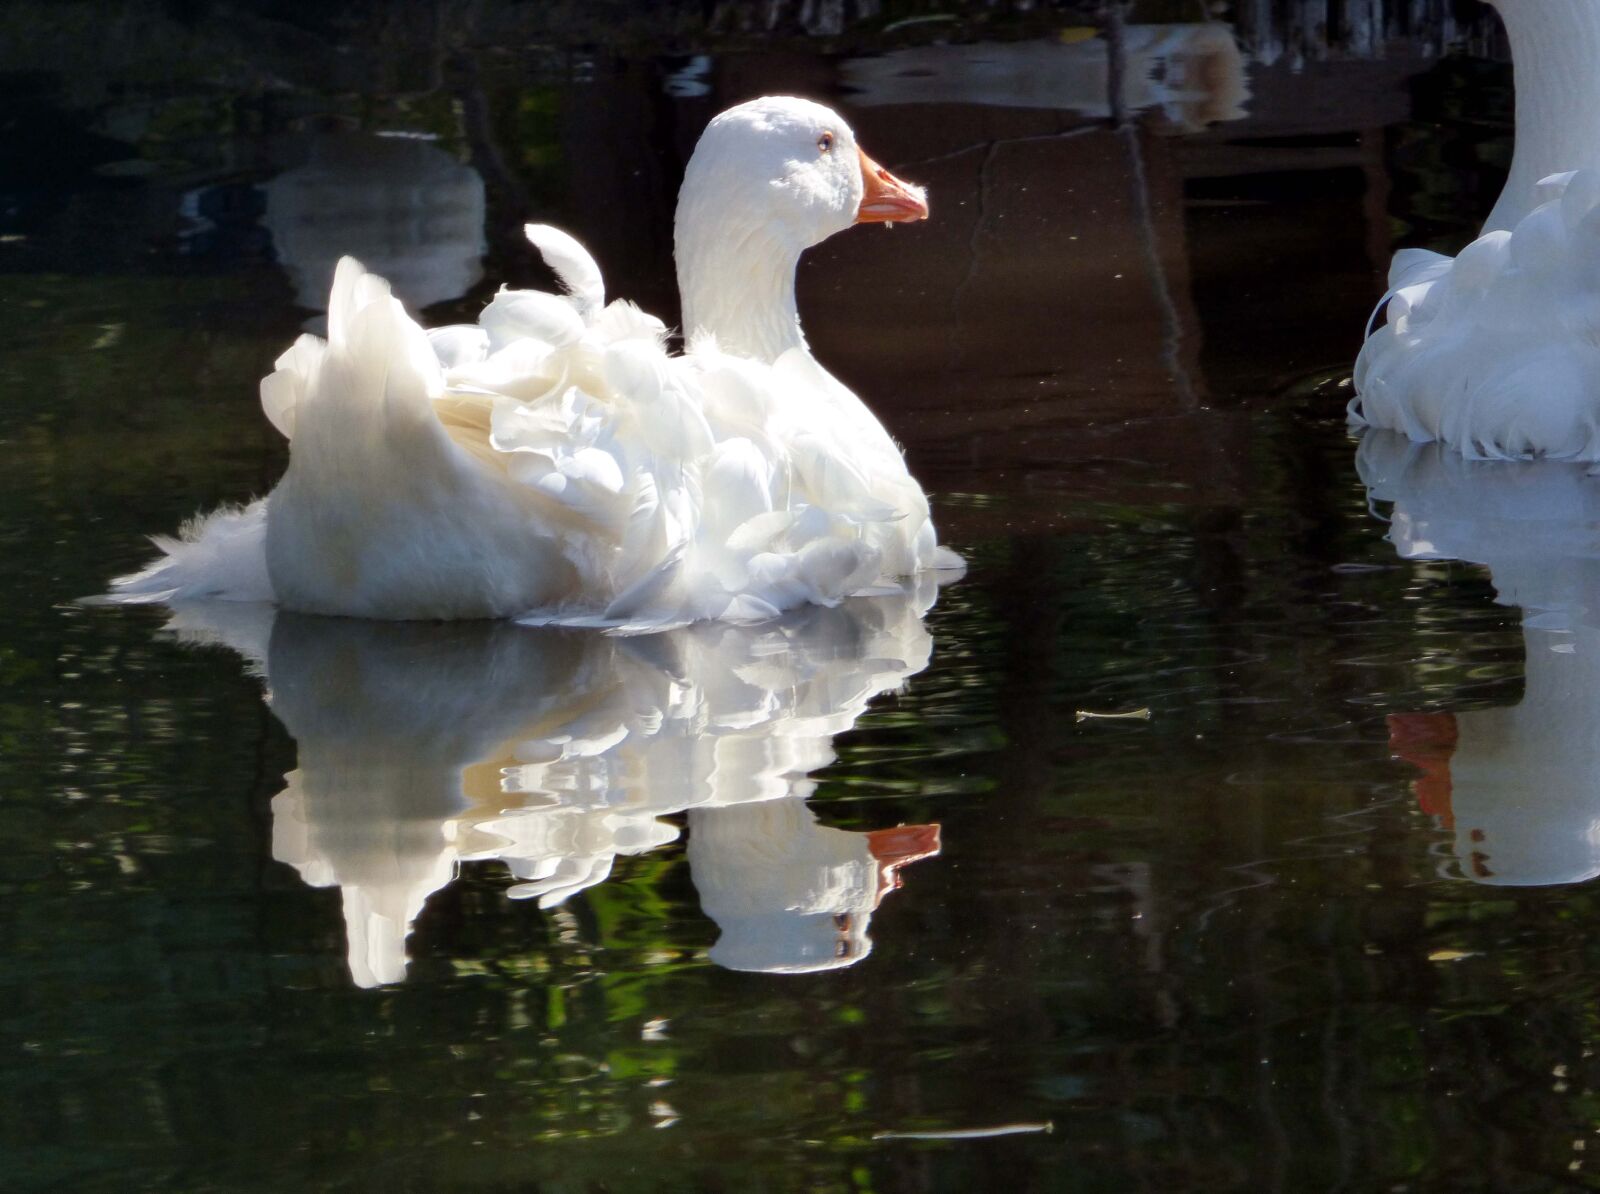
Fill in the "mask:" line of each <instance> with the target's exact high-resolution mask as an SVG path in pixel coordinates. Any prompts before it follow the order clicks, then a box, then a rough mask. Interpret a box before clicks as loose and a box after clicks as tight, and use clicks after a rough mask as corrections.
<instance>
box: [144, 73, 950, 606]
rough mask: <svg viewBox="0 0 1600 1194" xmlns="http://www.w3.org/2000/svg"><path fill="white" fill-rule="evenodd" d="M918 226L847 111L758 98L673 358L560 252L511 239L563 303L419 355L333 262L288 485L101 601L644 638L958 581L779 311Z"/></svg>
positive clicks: (542, 296) (877, 447)
mask: <svg viewBox="0 0 1600 1194" xmlns="http://www.w3.org/2000/svg"><path fill="white" fill-rule="evenodd" d="M926 212H927V209H926V206H925V205H924V203H923V200H922V196H921V193H920V191H918V190H916V189H915V188H912V187H910V186H908V185H907V184H904V183H901V182H900V181H899V180H897V179H895V178H893V176H891V175H889V174H888V173H887V172H886V171H883V170H882V169H881V168H880V167H878V166H876V165H875V164H874V163H873V162H872V161H871V159H869V158H867V157H866V156H865V154H864V153H861V152H860V151H859V150H858V149H857V147H856V145H855V141H854V137H853V135H852V134H851V132H850V129H849V127H848V126H847V125H846V124H845V123H844V122H843V120H842V119H840V118H839V116H838V115H837V114H836V113H833V112H831V111H829V110H828V109H826V108H823V107H821V106H819V105H816V104H812V103H809V102H806V101H802V100H796V99H787V98H768V99H763V100H757V101H752V102H751V103H748V104H743V105H740V106H739V107H737V108H734V109H731V110H730V111H728V112H725V113H723V114H722V115H721V116H719V117H718V118H717V119H716V120H714V121H713V122H712V124H711V125H710V127H709V128H708V129H707V132H706V134H705V135H704V136H703V137H702V139H701V141H700V143H699V145H698V146H697V147H696V150H695V153H694V156H693V158H692V159H691V161H690V163H689V167H688V171H687V174H686V177H685V182H684V187H683V191H682V193H681V195H680V199H679V207H678V216H677V228H676V239H677V258H678V272H679V281H680V287H681V289H682V292H683V300H684V312H685V324H686V327H687V329H688V334H689V335H688V339H689V350H688V352H686V353H685V354H684V355H682V356H672V355H670V354H669V353H668V352H667V350H666V347H665V344H666V329H665V327H664V325H663V324H662V323H661V322H660V321H659V320H657V319H655V318H654V317H652V316H649V315H647V314H645V313H643V312H642V311H640V310H638V308H636V307H634V306H632V305H631V304H629V303H626V302H612V303H610V304H607V303H606V301H605V290H604V284H603V282H602V279H601V275H600V271H599V268H598V267H597V266H596V264H595V262H594V261H593V259H592V258H591V257H590V256H589V254H588V253H587V252H586V251H585V250H584V248H583V247H582V245H580V244H579V243H578V242H577V241H576V240H575V239H573V238H572V237H571V236H569V235H567V234H566V233H564V232H561V231H559V230H557V229H554V228H550V227H546V226H542V225H530V226H529V228H528V230H527V231H528V236H529V238H530V239H531V240H532V241H533V243H534V244H535V245H536V246H537V247H538V249H539V250H540V252H541V253H542V254H543V255H544V257H545V259H546V261H547V262H548V263H549V264H550V265H551V267H552V268H553V269H554V270H555V272H556V274H557V276H558V277H559V278H560V280H561V282H562V284H563V287H564V288H565V291H566V293H565V294H562V295H555V294H548V293H544V292H540V291H515V290H502V291H501V292H500V294H499V295H497V296H496V297H495V299H494V300H493V301H492V302H491V303H490V304H489V305H488V307H486V308H485V309H484V311H483V314H482V315H481V316H480V318H479V321H478V323H477V324H476V325H471V326H460V327H449V328H441V329H438V330H435V331H433V332H431V333H429V332H425V331H423V329H422V328H420V327H419V326H418V325H417V324H416V323H415V322H414V321H412V319H411V318H410V317H409V315H407V313H406V312H405V310H404V309H403V308H402V307H401V306H400V304H399V303H398V302H397V301H396V300H395V299H394V298H393V297H392V295H391V294H390V292H389V287H388V285H387V283H385V282H384V281H383V280H382V279H380V278H377V277H375V276H374V275H371V274H369V273H367V272H366V271H365V270H364V269H363V268H362V267H361V266H360V264H359V263H357V262H355V261H354V260H351V259H349V258H346V259H345V260H344V261H342V262H341V263H340V265H339V268H338V270H337V272H336V275H335V279H334V285H333V292H332V296H331V298H330V303H329V318H328V339H327V340H326V341H325V342H324V341H322V340H319V339H317V338H316V337H312V336H302V337H301V338H300V340H299V341H297V342H296V344H295V345H294V346H293V347H291V348H290V349H289V351H288V352H286V353H285V354H284V355H283V356H282V357H280V358H279V360H278V362H277V369H276V371H275V372H274V373H273V374H272V375H271V376H270V377H268V378H267V379H266V380H265V381H264V382H263V383H262V405H263V409H264V410H265V412H266V414H267V417H268V418H269V419H270V420H271V421H272V423H273V425H274V426H275V427H276V428H277V429H278V430H279V431H280V432H282V433H283V434H284V435H285V436H287V437H288V438H289V439H290V442H291V457H290V464H289V468H288V471H287V472H286V474H285V476H284V478H283V480H282V482H281V483H280V484H279V485H278V487H277V488H276V489H275V490H274V491H273V492H272V494H271V495H270V496H269V497H268V498H266V499H265V500H264V501H263V502H260V503H257V504H255V505H254V506H251V507H248V508H246V509H245V510H243V511H230V512H223V513H220V514H218V515H213V516H212V517H210V518H208V519H206V520H203V521H201V522H199V523H197V524H195V525H193V526H191V527H189V528H186V530H185V532H184V535H183V537H182V539H181V541H176V542H174V541H166V542H163V543H162V544H161V546H162V547H163V549H164V550H165V551H166V553H167V554H166V556H165V557H164V558H163V559H161V560H159V561H157V562H156V563H155V564H153V565H152V566H151V567H149V568H147V569H146V570H145V571H144V572H141V573H139V574H137V575H135V576H131V577H125V578H122V579H121V580H119V581H118V582H116V588H117V592H116V593H115V594H114V595H113V599H114V600H131V601H138V600H182V599H191V598H199V597H223V598H234V599H240V600H263V599H266V600H274V601H276V602H277V603H278V604H280V605H282V606H284V607H286V608H290V609H294V610H300V611H305V612H312V613H331V614H345V615H353V616H364V617H377V618H466V617H522V618H524V619H526V620H528V621H533V622H555V623H561V624H567V625H596V626H605V627H610V628H619V629H624V630H627V629H653V628H659V627H661V626H664V625H672V624H678V623H683V622H688V621H694V620H698V619H704V618H723V619H729V620H735V621H753V620H760V619H763V618H768V617H771V616H773V615H774V614H776V613H777V612H779V611H781V610H783V609H786V608H789V607H792V606H795V605H798V604H802V603H806V602H814V603H820V604H831V603H833V602H836V601H838V600H840V599H841V598H843V597H845V596H848V595H851V594H856V593H864V592H873V591H877V590H879V589H882V588H887V587H892V582H893V581H894V580H895V579H896V578H900V577H904V576H907V575H910V574H914V573H916V572H918V571H921V570H925V569H929V568H934V567H955V566H959V561H957V560H956V559H955V558H954V557H953V556H952V555H951V554H950V553H948V552H946V551H943V550H942V549H940V548H938V546H937V543H936V538H935V534H934V530H933V526H932V523H931V522H930V520H929V516H928V504H927V499H926V497H925V496H924V494H923V492H922V489H921V487H920V486H918V484H917V483H916V481H915V480H913V479H912V477H911V476H910V474H909V473H908V472H907V470H906V467H905V463H904V460H903V458H902V456H901V454H900V451H899V449H898V448H897V447H896V446H895V444H894V442H893V441H892V440H891V439H890V438H889V436H888V434H887V433H886V432H885V431H884V429H883V427H882V425H881V424H880V423H879V422H878V421H877V419H876V418H875V417H874V416H873V415H872V414H871V412H870V411H868V410H867V408H866V407H865V405H864V404H863V403H862V402H861V401H860V399H858V398H857V397H856V396H855V395H854V394H852V393H851V392H850V391H849V390H848V389H846V388H845V387H844V386H843V385H841V384H840V383H839V382H838V381H836V380H835V379H834V378H832V377H831V376H829V375H828V374H827V372H826V371H824V370H823V369H822V368H821V366H819V365H818V364H817V363H816V361H815V360H814V359H813V358H812V356H811V354H810V352H809V350H808V349H807V347H806V344H805V340H804V337H803V335H802V333H801V331H800V325H799V320H798V315H797V312H796V308H795V303H794V269H795V264H796V262H797V261H798V258H799V255H800V253H801V252H802V251H803V250H804V249H805V248H807V247H808V246H809V245H812V244H815V243H816V242H818V241H820V240H822V239H824V238H825V237H827V236H829V235H832V234H833V233H834V232H837V231H840V230H842V229H843V228H846V227H848V226H849V225H850V224H852V223H856V222H863V221H874V220H905V219H919V218H922V217H924V216H925V215H926Z"/></svg>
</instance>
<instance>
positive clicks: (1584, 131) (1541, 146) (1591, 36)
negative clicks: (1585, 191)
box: [1483, 0, 1600, 232]
mask: <svg viewBox="0 0 1600 1194" xmlns="http://www.w3.org/2000/svg"><path fill="white" fill-rule="evenodd" d="M1490 2H1491V3H1493V4H1494V6H1495V7H1496V8H1497V9H1498V10H1499V12H1500V17H1501V19H1502V20H1503V21H1504V22H1505V27H1506V35H1507V37H1508V38H1509V39H1510V42H1511V62H1512V71H1513V73H1514V77H1515V82H1516V151H1515V154H1514V156H1513V158H1512V162H1511V175H1510V177H1509V178H1508V179H1507V180H1506V187H1505V190H1504V191H1502V192H1501V194H1500V199H1499V201H1498V202H1497V203H1496V204H1495V206H1494V211H1493V212H1491V213H1490V215H1489V220H1488V222H1487V223H1486V224H1485V225H1484V228H1483V230H1484V231H1485V232H1493V231H1495V230H1497V229H1503V228H1511V227H1513V226H1514V225H1515V224H1516V223H1517V221H1518V220H1520V219H1521V218H1522V217H1523V216H1525V215H1527V214H1528V212H1530V211H1532V210H1533V207H1534V187H1535V186H1536V184H1537V183H1538V182H1539V180H1540V179H1541V178H1544V177H1546V176H1547V175H1550V174H1556V173H1559V172H1561V171H1564V170H1586V169H1594V168H1596V167H1600V69H1597V68H1596V63H1600V3H1596V0H1490Z"/></svg>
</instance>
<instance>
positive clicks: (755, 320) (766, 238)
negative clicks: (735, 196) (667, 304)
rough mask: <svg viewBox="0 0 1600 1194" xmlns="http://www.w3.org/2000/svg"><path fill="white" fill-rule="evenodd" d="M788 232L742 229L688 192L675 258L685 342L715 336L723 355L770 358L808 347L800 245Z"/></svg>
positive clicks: (680, 210) (680, 213) (772, 228)
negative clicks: (798, 291)
mask: <svg viewBox="0 0 1600 1194" xmlns="http://www.w3.org/2000/svg"><path fill="white" fill-rule="evenodd" d="M784 232H785V229H784V228H783V227H782V226H781V225H775V226H769V227H747V226H744V225H743V224H741V223H738V222H737V221H736V220H735V219H734V218H732V217H730V216H729V215H728V214H727V213H720V212H718V213H714V212H710V211H707V210H706V209H705V208H704V207H702V206H700V205H699V204H697V203H696V202H695V201H694V199H693V197H692V196H688V195H685V197H684V198H683V199H682V200H681V201H680V203H679V206H678V219H677V229H676V238H675V239H676V245H675V256H676V257H677V264H678V291H679V293H680V295H681V296H682V298H683V330H684V334H685V339H686V340H692V339H693V338H694V337H695V336H697V335H703V334H705V333H710V334H711V335H713V336H715V337H716V339H717V344H718V346H719V347H720V348H721V349H722V350H723V351H724V352H730V353H734V354H736V355H738V356H744V357H750V358H752V359H753V360H758V361H766V362H768V363H771V362H772V361H775V360H777V359H778V357H779V356H781V355H782V354H783V353H784V352H786V351H787V350H789V349H791V348H804V347H805V343H806V341H805V336H804V335H803V334H802V333H801V331H800V312H799V309H798V308H797V307H796V306H795V299H794V271H795V267H796V266H797V265H798V264H799V263H800V251H801V249H800V247H797V246H795V245H791V244H789V243H787V242H786V241H785V240H784V237H783V234H784Z"/></svg>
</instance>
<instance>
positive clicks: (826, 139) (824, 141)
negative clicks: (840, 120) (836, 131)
mask: <svg viewBox="0 0 1600 1194" xmlns="http://www.w3.org/2000/svg"><path fill="white" fill-rule="evenodd" d="M832 149H833V134H832V133H823V134H822V136H820V137H818V138H817V152H819V153H828V152H829V151H830V150H832Z"/></svg>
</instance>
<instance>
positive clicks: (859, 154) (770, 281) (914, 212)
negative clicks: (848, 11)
mask: <svg viewBox="0 0 1600 1194" xmlns="http://www.w3.org/2000/svg"><path fill="white" fill-rule="evenodd" d="M927 217H928V204H927V201H926V199H925V198H924V195H923V192H922V188H920V187H916V186H913V185H911V184H910V183H907V182H903V181H902V180H900V179H898V178H896V177H895V176H894V175H893V174H891V173H889V171H887V170H885V169H884V168H883V167H882V166H880V165H878V164H877V163H876V162H874V161H873V160H872V158H870V157H869V156H868V155H867V153H866V151H865V150H863V149H862V148H861V147H860V146H859V145H857V144H856V138H855V133H854V132H852V131H851V129H850V126H849V125H848V124H846V123H845V121H844V118H843V117H841V116H840V115H839V114H838V113H837V112H835V111H833V110H832V109H830V108H826V107H823V106H822V105H821V104H816V103H812V102H811V101H809V100H802V99H794V98H792V97H789V96H766V97H764V98H762V99H757V100H751V101H749V102H748V103H744V104H740V105H739V106H737V107H735V108H730V109H728V110H727V111H726V112H724V113H722V114H721V115H720V116H718V117H716V119H714V120H713V121H712V122H711V123H710V125H708V126H707V128H706V131H705V133H704V134H702V135H701V138H700V141H699V144H697V145H696V146H695V150H694V154H693V155H692V156H691V157H690V159H689V166H688V169H687V171H686V172H685V175H684V180H683V189H682V191H681V192H679V195H678V214H677V221H676V229H675V239H676V255H677V263H678V288H679V290H680V291H681V293H682V296H683V322H684V331H685V332H686V333H687V334H688V336H689V337H690V338H691V339H693V338H694V337H696V336H700V335H706V334H709V335H711V336H714V337H715V338H716V341H717V343H718V345H719V347H721V348H722V349H723V350H724V351H727V352H733V353H737V354H739V355H741V356H748V357H752V358H754V359H757V360H764V361H772V360H776V359H777V357H778V356H779V355H780V354H781V353H783V352H784V351H785V350H787V349H789V348H793V347H797V346H803V345H804V344H805V339H804V337H803V336H802V335H801V333H800V321H799V314H798V312H797V311H796V308H795V302H794V271H795V266H796V264H797V263H798V262H799V259H800V254H801V253H803V252H804V251H805V250H806V249H808V248H810V247H811V246H812V245H814V244H817V243H819V242H820V241H823V240H825V239H827V238H828V237H830V236H832V235H833V234H834V233H836V232H842V231H843V230H844V229H846V228H848V227H850V226H851V225H852V224H860V223H896V222H901V221H907V220H924V219H927Z"/></svg>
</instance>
